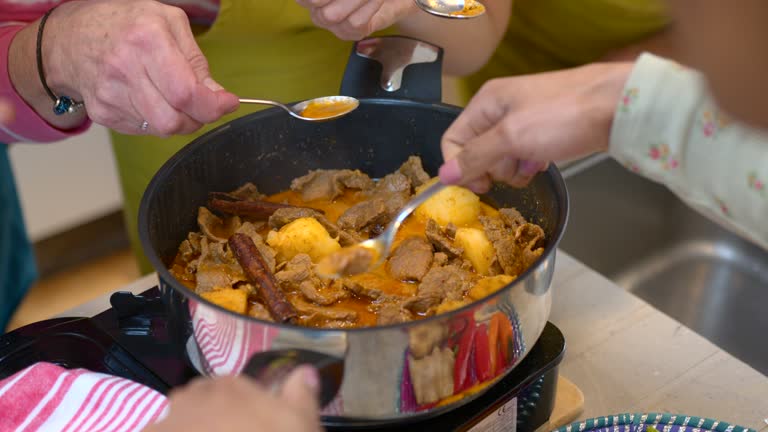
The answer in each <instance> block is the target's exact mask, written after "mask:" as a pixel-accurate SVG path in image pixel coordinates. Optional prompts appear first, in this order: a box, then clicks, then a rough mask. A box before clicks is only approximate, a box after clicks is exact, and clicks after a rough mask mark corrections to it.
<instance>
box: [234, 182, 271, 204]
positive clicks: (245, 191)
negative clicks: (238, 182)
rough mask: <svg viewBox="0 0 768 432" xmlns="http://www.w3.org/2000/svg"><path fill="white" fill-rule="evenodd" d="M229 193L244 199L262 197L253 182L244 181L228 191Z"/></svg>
mask: <svg viewBox="0 0 768 432" xmlns="http://www.w3.org/2000/svg"><path fill="white" fill-rule="evenodd" d="M229 195H230V196H232V197H234V198H237V199H241V200H245V201H259V200H261V199H263V198H264V195H263V194H262V193H260V192H259V189H257V188H256V185H254V184H253V183H246V184H244V185H242V186H240V187H239V188H237V189H235V190H233V191H232V192H230V193H229Z"/></svg>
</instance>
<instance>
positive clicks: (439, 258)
mask: <svg viewBox="0 0 768 432" xmlns="http://www.w3.org/2000/svg"><path fill="white" fill-rule="evenodd" d="M446 264H448V254H446V253H444V252H436V253H435V258H434V259H433V260H432V267H442V266H444V265H446Z"/></svg>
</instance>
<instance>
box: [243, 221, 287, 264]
mask: <svg viewBox="0 0 768 432" xmlns="http://www.w3.org/2000/svg"><path fill="white" fill-rule="evenodd" d="M257 229H258V228H257V226H256V225H254V224H252V223H251V222H244V223H243V224H242V225H241V226H240V228H238V229H237V231H235V232H236V233H242V234H245V235H247V236H248V237H250V238H251V240H253V244H255V245H256V249H258V250H259V252H260V253H261V256H262V258H264V262H266V263H267V267H269V271H270V272H271V273H272V274H275V265H276V261H275V255H277V253H276V252H275V250H274V249H272V248H271V247H269V246H267V244H266V243H265V242H264V238H262V237H261V234H259V233H258V232H257V231H256V230H257Z"/></svg>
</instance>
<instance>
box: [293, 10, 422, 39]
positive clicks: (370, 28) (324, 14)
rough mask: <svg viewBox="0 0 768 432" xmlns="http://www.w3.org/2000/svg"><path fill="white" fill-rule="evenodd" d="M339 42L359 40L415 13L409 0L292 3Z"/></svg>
mask: <svg viewBox="0 0 768 432" xmlns="http://www.w3.org/2000/svg"><path fill="white" fill-rule="evenodd" d="M296 1H297V2H298V3H299V4H300V5H301V6H304V7H305V8H307V9H309V12H310V15H311V16H312V22H314V23H315V25H316V26H318V27H322V28H324V29H326V30H329V31H330V32H332V33H333V34H335V35H336V37H338V38H339V39H343V40H354V41H357V40H360V39H363V38H364V37H366V36H368V35H370V34H371V33H374V32H376V31H379V30H382V29H385V28H387V27H389V26H391V25H393V24H395V23H396V22H398V21H399V20H400V19H402V18H403V17H405V16H408V15H410V14H411V13H413V12H415V11H416V10H417V7H416V4H415V3H414V2H413V0H296Z"/></svg>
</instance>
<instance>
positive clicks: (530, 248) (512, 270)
mask: <svg viewBox="0 0 768 432" xmlns="http://www.w3.org/2000/svg"><path fill="white" fill-rule="evenodd" d="M507 210H509V209H507ZM503 217H506V218H507V219H509V220H510V221H515V220H517V219H514V217H515V213H513V212H506V216H503ZM518 221H519V220H518ZM480 222H481V223H482V224H483V228H484V229H485V234H486V235H487V236H488V239H489V240H490V241H491V243H493V248H494V249H495V250H496V259H497V261H498V264H499V266H500V267H501V269H502V270H503V271H504V273H505V274H508V275H510V276H517V275H519V274H520V273H522V272H523V271H525V269H527V268H528V267H529V266H530V265H531V264H532V263H533V262H534V261H535V260H536V259H537V258H538V257H539V256H541V253H542V252H543V248H542V246H543V242H544V231H543V230H542V229H541V227H539V226H538V225H534V224H529V223H524V224H523V225H519V226H518V227H517V229H516V230H515V231H514V232H512V231H511V230H510V229H509V228H508V227H507V224H505V222H504V221H503V220H502V218H498V217H488V216H480ZM510 223H513V222H510ZM492 270H494V269H493V268H492ZM494 271H496V272H497V270H494Z"/></svg>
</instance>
